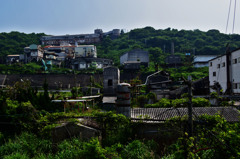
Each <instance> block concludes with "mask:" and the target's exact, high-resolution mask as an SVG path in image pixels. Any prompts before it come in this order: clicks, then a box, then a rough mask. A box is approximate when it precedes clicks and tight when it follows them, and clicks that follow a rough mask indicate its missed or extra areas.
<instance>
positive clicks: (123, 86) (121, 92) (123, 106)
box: [116, 83, 131, 117]
mask: <svg viewBox="0 0 240 159" xmlns="http://www.w3.org/2000/svg"><path fill="white" fill-rule="evenodd" d="M130 104H131V96H130V84H128V83H120V84H118V85H117V100H116V106H117V107H116V109H117V113H121V114H123V115H125V116H126V117H130V116H131V107H130Z"/></svg>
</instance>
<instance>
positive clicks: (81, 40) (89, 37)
mask: <svg viewBox="0 0 240 159" xmlns="http://www.w3.org/2000/svg"><path fill="white" fill-rule="evenodd" d="M107 35H109V36H110V37H111V38H117V37H118V36H120V29H113V30H112V31H109V32H106V33H103V31H102V29H95V30H94V33H93V34H74V35H69V34H67V35H57V36H43V37H41V41H42V45H55V46H59V45H62V44H71V45H81V44H95V43H99V42H101V40H102V38H103V36H107Z"/></svg>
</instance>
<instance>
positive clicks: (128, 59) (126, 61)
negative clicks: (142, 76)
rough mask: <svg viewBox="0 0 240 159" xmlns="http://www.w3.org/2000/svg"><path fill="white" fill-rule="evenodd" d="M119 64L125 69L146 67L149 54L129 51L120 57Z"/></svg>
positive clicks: (140, 51) (141, 51)
mask: <svg viewBox="0 0 240 159" xmlns="http://www.w3.org/2000/svg"><path fill="white" fill-rule="evenodd" d="M120 64H122V65H124V68H125V69H139V68H140V65H144V66H145V67H148V64H149V53H148V52H147V51H144V50H141V49H135V50H131V51H129V52H126V53H124V54H123V55H122V56H121V57H120ZM137 65H138V67H137Z"/></svg>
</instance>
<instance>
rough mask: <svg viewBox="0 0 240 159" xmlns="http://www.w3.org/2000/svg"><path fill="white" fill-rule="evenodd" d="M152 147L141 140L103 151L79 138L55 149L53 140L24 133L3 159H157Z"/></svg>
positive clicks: (2, 151)
mask: <svg viewBox="0 0 240 159" xmlns="http://www.w3.org/2000/svg"><path fill="white" fill-rule="evenodd" d="M150 145H151V144H144V143H142V142H141V141H139V140H135V141H133V142H130V143H129V144H128V145H122V144H114V145H111V146H109V147H104V148H103V147H102V146H101V144H100V142H99V140H98V139H96V138H93V139H91V140H90V141H89V142H82V141H81V140H80V139H78V138H72V139H70V140H65V141H63V142H61V143H59V144H58V145H55V146H53V145H52V143H51V141H50V140H42V139H40V138H38V137H37V136H36V135H34V134H31V133H26V132H24V133H22V134H21V135H20V136H17V137H15V139H14V140H9V141H8V142H7V143H5V144H4V145H2V146H0V158H4V159H16V158H17V159H18V158H19V159H30V158H35V159H79V158H84V159H106V158H123V159H129V158H132V159H145V158H154V152H153V151H152V150H151V148H152V147H151V146H150Z"/></svg>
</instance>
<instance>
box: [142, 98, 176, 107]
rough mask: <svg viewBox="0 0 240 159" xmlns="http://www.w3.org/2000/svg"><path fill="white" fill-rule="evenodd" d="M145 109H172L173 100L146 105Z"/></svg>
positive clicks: (161, 100) (162, 100)
mask: <svg viewBox="0 0 240 159" xmlns="http://www.w3.org/2000/svg"><path fill="white" fill-rule="evenodd" d="M144 107H145V108H168V107H172V105H171V100H170V99H167V98H162V99H160V100H159V101H158V102H157V103H154V104H145V106H144Z"/></svg>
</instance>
